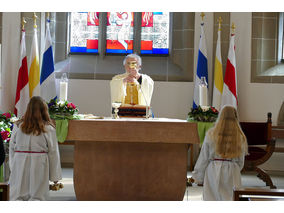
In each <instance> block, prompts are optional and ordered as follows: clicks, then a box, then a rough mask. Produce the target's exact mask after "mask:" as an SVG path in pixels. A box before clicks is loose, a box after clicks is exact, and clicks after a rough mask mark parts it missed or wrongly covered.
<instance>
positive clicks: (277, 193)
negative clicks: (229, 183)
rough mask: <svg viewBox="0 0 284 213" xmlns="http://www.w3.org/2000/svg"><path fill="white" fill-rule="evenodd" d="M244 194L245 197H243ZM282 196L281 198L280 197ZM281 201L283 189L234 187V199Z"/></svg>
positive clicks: (283, 195)
mask: <svg viewBox="0 0 284 213" xmlns="http://www.w3.org/2000/svg"><path fill="white" fill-rule="evenodd" d="M243 196H245V197H243ZM282 197H283V198H282ZM241 200H243V201H244V200H247V201H279V200H281V201H283V200H284V189H267V188H235V189H234V201H241Z"/></svg>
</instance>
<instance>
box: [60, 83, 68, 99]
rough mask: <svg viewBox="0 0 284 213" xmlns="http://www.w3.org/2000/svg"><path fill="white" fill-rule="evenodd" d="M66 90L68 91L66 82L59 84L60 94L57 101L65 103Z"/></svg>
mask: <svg viewBox="0 0 284 213" xmlns="http://www.w3.org/2000/svg"><path fill="white" fill-rule="evenodd" d="M67 90H68V82H62V81H61V82H60V94H59V100H60V101H66V100H67Z"/></svg>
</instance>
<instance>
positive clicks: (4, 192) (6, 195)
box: [0, 183, 9, 201]
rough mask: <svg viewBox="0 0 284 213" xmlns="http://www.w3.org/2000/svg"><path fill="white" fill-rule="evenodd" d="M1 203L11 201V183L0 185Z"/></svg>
mask: <svg viewBox="0 0 284 213" xmlns="http://www.w3.org/2000/svg"><path fill="white" fill-rule="evenodd" d="M0 189H1V190H2V192H0V201H8V200H9V183H0Z"/></svg>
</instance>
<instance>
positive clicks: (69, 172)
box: [48, 168, 284, 202]
mask: <svg viewBox="0 0 284 213" xmlns="http://www.w3.org/2000/svg"><path fill="white" fill-rule="evenodd" d="M268 173H269V175H270V176H271V178H272V181H273V183H274V184H275V185H276V186H277V188H278V189H284V171H268ZM62 175H63V179H62V181H60V182H62V183H63V184H64V188H63V189H60V190H59V191H50V192H49V199H48V200H50V201H76V196H75V191H74V187H73V168H62ZM191 175H192V173H191V172H188V173H187V176H188V177H191ZM242 183H243V187H250V188H251V187H259V188H267V189H268V188H269V187H264V185H263V182H262V181H261V180H260V179H258V178H257V177H256V175H255V173H254V172H246V173H242ZM86 187H87V186H86ZM201 200H202V187H201V186H197V185H193V186H190V187H187V189H186V191H185V194H184V198H183V201H184V202H186V201H201Z"/></svg>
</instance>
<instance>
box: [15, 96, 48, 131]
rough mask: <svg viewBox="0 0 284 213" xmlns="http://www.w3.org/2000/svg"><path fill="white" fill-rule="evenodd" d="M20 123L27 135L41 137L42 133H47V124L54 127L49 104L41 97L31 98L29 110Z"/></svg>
mask: <svg viewBox="0 0 284 213" xmlns="http://www.w3.org/2000/svg"><path fill="white" fill-rule="evenodd" d="M19 123H22V125H21V130H22V131H23V132H24V133H25V134H31V133H32V134H33V135H40V134H41V133H42V132H46V130H45V128H44V127H45V125H47V124H50V125H52V126H53V124H52V122H51V119H50V117H49V114H48V107H47V104H46V103H45V102H44V100H43V99H42V98H41V97H39V96H34V97H32V98H31V100H30V102H29V104H28V106H27V110H26V112H25V114H24V116H23V118H22V119H21V120H20V121H19Z"/></svg>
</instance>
